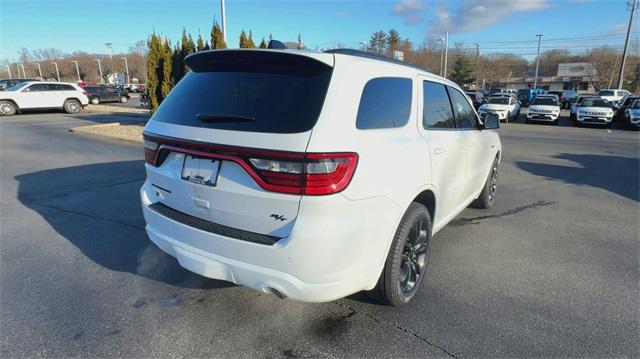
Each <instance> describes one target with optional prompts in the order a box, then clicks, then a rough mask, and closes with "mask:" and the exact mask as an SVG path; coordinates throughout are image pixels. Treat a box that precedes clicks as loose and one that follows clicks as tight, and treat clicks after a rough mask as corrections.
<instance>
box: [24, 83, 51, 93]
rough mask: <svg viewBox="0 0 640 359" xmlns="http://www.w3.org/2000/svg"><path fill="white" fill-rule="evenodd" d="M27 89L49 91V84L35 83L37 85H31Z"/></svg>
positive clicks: (30, 90)
mask: <svg viewBox="0 0 640 359" xmlns="http://www.w3.org/2000/svg"><path fill="white" fill-rule="evenodd" d="M27 91H29V92H42V91H49V85H47V84H35V85H31V86H29V87H28V88H27Z"/></svg>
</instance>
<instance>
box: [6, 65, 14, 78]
mask: <svg viewBox="0 0 640 359" xmlns="http://www.w3.org/2000/svg"><path fill="white" fill-rule="evenodd" d="M7 72H8V73H9V78H10V79H12V78H13V76H11V66H9V65H7Z"/></svg>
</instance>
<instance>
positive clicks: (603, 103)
mask: <svg viewBox="0 0 640 359" xmlns="http://www.w3.org/2000/svg"><path fill="white" fill-rule="evenodd" d="M582 107H607V108H611V103H610V102H609V101H607V100H600V99H586V100H584V101H582Z"/></svg>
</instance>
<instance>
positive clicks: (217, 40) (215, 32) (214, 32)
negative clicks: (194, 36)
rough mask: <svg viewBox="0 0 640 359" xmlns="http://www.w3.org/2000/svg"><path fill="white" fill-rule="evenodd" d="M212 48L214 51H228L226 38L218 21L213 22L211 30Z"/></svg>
mask: <svg viewBox="0 0 640 359" xmlns="http://www.w3.org/2000/svg"><path fill="white" fill-rule="evenodd" d="M211 48H212V49H226V48H227V43H226V42H224V36H223V35H222V29H221V28H220V25H218V22H217V21H215V20H214V21H213V27H212V28H211Z"/></svg>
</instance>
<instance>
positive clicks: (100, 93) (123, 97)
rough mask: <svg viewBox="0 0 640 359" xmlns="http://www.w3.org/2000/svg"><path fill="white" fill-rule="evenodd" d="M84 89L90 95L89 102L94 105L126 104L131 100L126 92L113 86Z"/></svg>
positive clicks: (87, 87)
mask: <svg viewBox="0 0 640 359" xmlns="http://www.w3.org/2000/svg"><path fill="white" fill-rule="evenodd" d="M84 89H85V91H87V93H88V94H89V102H91V103H92V104H94V105H97V104H99V103H106V102H120V103H125V102H127V101H129V99H130V98H131V96H129V94H128V93H127V92H126V91H123V90H121V89H118V88H115V87H111V86H86V87H84Z"/></svg>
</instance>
